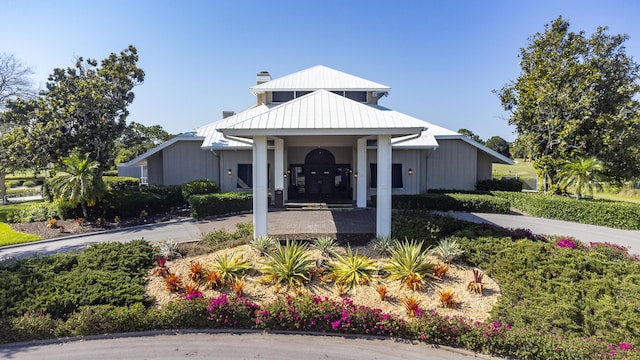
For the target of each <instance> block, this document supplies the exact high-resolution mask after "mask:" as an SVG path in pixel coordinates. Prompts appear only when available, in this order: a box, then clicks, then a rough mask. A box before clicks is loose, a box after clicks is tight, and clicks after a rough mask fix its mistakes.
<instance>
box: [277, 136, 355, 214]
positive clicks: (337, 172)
mask: <svg viewBox="0 0 640 360" xmlns="http://www.w3.org/2000/svg"><path fill="white" fill-rule="evenodd" d="M287 173H288V174H290V176H289V184H288V190H289V191H288V198H289V200H291V201H294V202H298V201H319V202H325V203H351V202H352V200H353V190H352V188H351V173H352V170H351V165H350V164H337V163H336V158H335V156H334V154H333V153H332V152H331V151H330V150H328V149H326V148H317V149H313V150H311V151H309V152H308V153H307V154H306V156H305V158H304V164H291V165H290V166H289V169H288V171H287Z"/></svg>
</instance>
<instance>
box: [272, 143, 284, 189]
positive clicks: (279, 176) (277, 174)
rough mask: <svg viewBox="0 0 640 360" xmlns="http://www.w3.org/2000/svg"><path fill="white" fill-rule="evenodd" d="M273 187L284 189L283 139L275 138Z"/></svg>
mask: <svg viewBox="0 0 640 360" xmlns="http://www.w3.org/2000/svg"><path fill="white" fill-rule="evenodd" d="M274 144H275V151H274V156H273V157H274V162H275V165H274V167H273V169H274V176H273V177H274V179H273V185H274V187H273V189H274V190H284V140H283V139H278V138H275V140H274Z"/></svg>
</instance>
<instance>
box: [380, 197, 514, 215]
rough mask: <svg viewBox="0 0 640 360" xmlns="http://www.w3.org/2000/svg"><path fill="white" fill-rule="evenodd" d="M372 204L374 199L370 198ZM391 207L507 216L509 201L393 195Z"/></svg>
mask: <svg viewBox="0 0 640 360" xmlns="http://www.w3.org/2000/svg"><path fill="white" fill-rule="evenodd" d="M371 202H372V204H374V206H375V203H376V197H375V196H372V197H371ZM391 206H392V207H393V208H394V209H412V210H437V211H468V212H486V213H498V214H508V213H509V209H510V207H511V204H510V203H509V201H506V200H504V199H501V198H499V197H495V196H492V195H485V194H455V193H450V194H421V195H393V196H392V197H391Z"/></svg>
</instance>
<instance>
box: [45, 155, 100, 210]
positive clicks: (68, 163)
mask: <svg viewBox="0 0 640 360" xmlns="http://www.w3.org/2000/svg"><path fill="white" fill-rule="evenodd" d="M62 162H63V163H64V167H63V168H62V169H61V170H62V171H63V173H62V174H58V175H57V176H56V177H54V178H53V179H52V180H51V191H52V192H53V194H54V196H56V197H59V198H62V199H64V200H66V201H69V202H70V203H71V204H72V205H74V206H77V205H80V206H81V207H82V215H83V216H84V217H85V218H87V217H88V209H87V206H93V205H94V204H95V203H96V201H97V200H99V199H100V197H101V196H102V195H103V194H104V191H105V186H104V182H103V181H102V176H101V175H100V173H99V169H100V164H99V163H98V162H97V161H93V160H91V159H90V158H89V154H88V153H87V154H84V155H80V154H79V153H78V152H73V153H72V154H71V155H70V156H69V157H67V158H64V159H63V160H62Z"/></svg>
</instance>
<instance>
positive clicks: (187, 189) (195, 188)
mask: <svg viewBox="0 0 640 360" xmlns="http://www.w3.org/2000/svg"><path fill="white" fill-rule="evenodd" d="M217 192H218V185H217V184H216V182H215V181H209V180H194V181H191V182H188V183H186V184H184V185H182V197H183V198H185V199H189V198H190V197H191V196H193V195H206V194H213V193H217Z"/></svg>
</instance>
